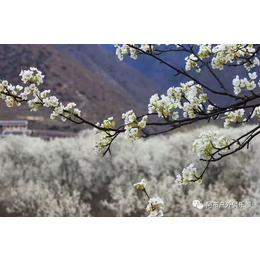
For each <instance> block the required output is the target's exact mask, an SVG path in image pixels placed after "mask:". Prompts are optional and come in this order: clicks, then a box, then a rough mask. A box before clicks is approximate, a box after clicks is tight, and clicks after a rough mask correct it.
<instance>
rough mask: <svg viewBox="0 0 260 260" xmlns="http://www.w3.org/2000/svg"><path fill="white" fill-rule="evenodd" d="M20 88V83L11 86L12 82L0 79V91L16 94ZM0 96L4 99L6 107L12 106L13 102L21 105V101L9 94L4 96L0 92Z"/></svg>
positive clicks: (21, 88)
mask: <svg viewBox="0 0 260 260" xmlns="http://www.w3.org/2000/svg"><path fill="white" fill-rule="evenodd" d="M22 90H23V87H22V86H20V85H17V86H13V85H12V84H9V83H8V81H7V80H3V81H1V80H0V92H3V93H4V92H7V93H9V94H11V95H13V96H17V95H18V94H19V92H21V91H22ZM0 98H2V99H3V100H4V101H5V103H6V106H7V107H13V105H14V104H16V105H17V106H20V105H21V102H19V101H20V100H17V99H15V98H13V97H11V96H6V95H4V94H1V93H0Z"/></svg>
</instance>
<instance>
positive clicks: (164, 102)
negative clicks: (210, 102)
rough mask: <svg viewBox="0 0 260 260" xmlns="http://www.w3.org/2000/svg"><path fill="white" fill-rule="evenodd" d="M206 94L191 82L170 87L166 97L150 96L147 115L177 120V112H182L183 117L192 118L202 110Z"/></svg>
mask: <svg viewBox="0 0 260 260" xmlns="http://www.w3.org/2000/svg"><path fill="white" fill-rule="evenodd" d="M207 99H208V98H207V94H205V93H203V88H202V87H201V86H200V85H198V84H194V82H193V81H188V82H186V83H181V84H180V87H171V88H169V89H168V90H167V96H165V95H161V97H159V95H158V94H155V95H153V96H151V98H150V102H149V104H148V113H149V114H151V113H157V114H158V117H168V118H169V117H170V116H171V117H172V119H173V120H177V119H178V118H179V112H178V111H174V110H175V109H181V110H183V117H185V118H186V117H189V118H194V117H195V116H196V113H197V112H199V111H201V110H202V109H203V106H202V103H205V102H206V101H207Z"/></svg>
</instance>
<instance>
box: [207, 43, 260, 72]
mask: <svg viewBox="0 0 260 260" xmlns="http://www.w3.org/2000/svg"><path fill="white" fill-rule="evenodd" d="M254 52H255V48H254V47H253V44H218V45H217V46H215V47H213V48H212V53H213V54H214V57H213V58H212V60H211V66H212V68H213V69H219V70H223V68H224V65H225V64H227V63H230V64H232V63H236V64H241V62H242V61H244V59H242V58H249V57H251V56H252V54H253V53H254ZM256 65H258V66H259V65H260V62H259V59H258V58H257V57H253V58H251V59H250V62H246V63H245V64H244V67H245V68H246V69H247V70H248V71H250V70H251V69H252V68H254V67H255V66H256Z"/></svg>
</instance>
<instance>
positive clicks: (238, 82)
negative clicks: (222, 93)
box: [232, 72, 260, 95]
mask: <svg viewBox="0 0 260 260" xmlns="http://www.w3.org/2000/svg"><path fill="white" fill-rule="evenodd" d="M248 76H249V80H248V79H247V78H243V79H240V78H239V76H238V75H236V77H235V78H234V79H233V80H232V84H233V86H234V94H235V95H238V94H239V93H240V92H241V91H242V90H248V91H252V90H253V89H255V88H256V83H255V81H254V80H255V79H256V78H257V76H258V75H257V73H256V72H253V73H250V72H249V73H248ZM258 85H259V87H260V81H259V82H258Z"/></svg>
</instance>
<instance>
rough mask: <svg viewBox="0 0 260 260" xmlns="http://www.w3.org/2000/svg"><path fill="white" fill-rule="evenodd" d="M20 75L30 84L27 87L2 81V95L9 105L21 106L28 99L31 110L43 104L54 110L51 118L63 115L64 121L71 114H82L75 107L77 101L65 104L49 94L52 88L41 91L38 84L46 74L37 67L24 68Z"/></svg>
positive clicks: (37, 108)
mask: <svg viewBox="0 0 260 260" xmlns="http://www.w3.org/2000/svg"><path fill="white" fill-rule="evenodd" d="M20 76H21V79H22V82H23V83H24V84H29V85H27V86H26V87H22V86H20V85H17V86H12V85H11V84H9V83H8V82H7V81H6V80H3V81H0V91H1V92H2V93H3V94H0V97H1V98H2V99H4V100H5V102H6V105H7V106H8V107H12V106H13V105H14V103H16V104H17V105H18V106H20V105H21V102H22V101H27V104H28V106H29V107H30V109H31V111H37V110H39V109H40V108H41V107H42V106H45V107H48V108H50V109H51V110H52V111H53V112H52V114H51V115H50V118H51V119H55V118H56V117H58V116H61V119H62V121H66V120H67V118H68V117H70V116H71V115H74V116H80V113H81V111H80V110H79V109H78V108H75V107H76V104H75V103H68V104H67V105H66V106H63V104H62V103H60V102H59V100H58V99H57V98H56V97H55V96H48V95H49V94H50V92H51V91H50V90H44V91H42V92H41V91H40V90H39V89H38V87H37V86H39V85H40V84H42V83H43V78H44V75H43V74H42V72H41V71H39V70H38V69H37V68H34V67H30V69H29V70H22V71H21V72H20ZM22 90H23V92H21V91H22ZM4 93H6V94H8V95H5V94H4ZM17 97H19V99H18V98H17Z"/></svg>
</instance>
